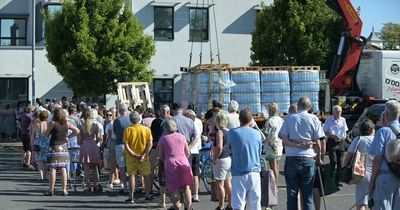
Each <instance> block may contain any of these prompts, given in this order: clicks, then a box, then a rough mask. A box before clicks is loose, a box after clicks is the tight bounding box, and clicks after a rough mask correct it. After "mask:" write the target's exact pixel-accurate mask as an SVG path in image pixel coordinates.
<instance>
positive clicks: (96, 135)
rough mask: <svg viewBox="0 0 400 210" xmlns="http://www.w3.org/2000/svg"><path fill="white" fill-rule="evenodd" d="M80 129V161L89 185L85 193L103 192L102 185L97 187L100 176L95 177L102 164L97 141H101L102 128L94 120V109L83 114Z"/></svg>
mask: <svg viewBox="0 0 400 210" xmlns="http://www.w3.org/2000/svg"><path fill="white" fill-rule="evenodd" d="M80 129H81V138H79V139H78V144H79V145H80V146H81V148H80V159H81V163H82V164H83V170H84V173H85V182H86V184H87V188H86V189H85V190H84V191H85V192H93V191H101V190H102V189H101V185H97V183H98V182H99V181H100V180H99V176H95V175H96V174H97V173H98V165H99V164H100V163H101V157H100V150H99V148H98V147H97V141H96V140H99V139H101V132H100V126H99V125H98V124H97V123H96V122H95V119H94V118H93V112H92V109H87V110H85V111H84V112H83V119H82V126H81V128H80ZM91 169H92V175H93V176H95V177H91V176H90V170H91ZM91 178H92V180H93V181H94V186H92V185H91V181H90V180H91ZM93 187H94V188H93Z"/></svg>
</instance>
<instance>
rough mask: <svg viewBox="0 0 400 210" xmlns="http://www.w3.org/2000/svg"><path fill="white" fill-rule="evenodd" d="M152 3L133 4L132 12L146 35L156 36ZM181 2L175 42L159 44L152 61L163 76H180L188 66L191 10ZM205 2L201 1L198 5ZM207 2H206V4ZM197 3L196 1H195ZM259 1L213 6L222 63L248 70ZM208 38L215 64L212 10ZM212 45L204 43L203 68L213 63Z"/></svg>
mask: <svg viewBox="0 0 400 210" xmlns="http://www.w3.org/2000/svg"><path fill="white" fill-rule="evenodd" d="M151 2H152V0H143V1H133V11H134V13H135V14H136V17H137V18H138V20H139V21H140V22H141V23H142V24H143V26H144V27H145V33H146V34H149V35H153V29H154V20H153V19H154V9H153V6H152V5H150V3H151ZM175 2H180V4H178V5H177V6H175V14H174V15H175V17H174V19H175V20H174V26H175V29H174V30H175V33H174V40H172V41H156V48H157V52H156V54H155V56H154V57H153V59H152V62H151V67H152V68H154V69H155V70H156V71H157V74H158V75H162V74H179V73H180V70H179V68H180V67H187V66H188V65H189V54H190V48H191V42H190V41H189V8H188V7H186V6H185V4H186V3H187V2H188V1H182V0H177V1H175ZM199 2H202V1H199ZM205 2H207V1H205ZM210 2H211V1H210ZM192 3H196V1H192ZM258 4H259V1H258V0H245V1H244V0H218V1H215V5H214V6H213V7H214V9H215V13H216V23H217V31H218V40H219V46H220V54H221V59H222V60H221V62H222V63H229V64H231V66H247V65H248V64H249V62H250V46H251V32H252V31H253V30H254V21H255V17H256V11H255V10H254V9H253V7H254V6H255V5H258ZM209 16H210V19H209V23H210V26H209V35H210V40H211V42H212V48H211V49H212V51H213V54H214V62H216V61H217V58H216V56H215V55H216V54H217V45H216V36H215V24H214V16H213V8H212V7H211V8H210V10H209ZM200 46H201V44H200V42H195V43H194V46H193V58H192V66H195V65H197V64H199V54H200V51H201V50H200ZM209 55H210V42H209V41H207V42H203V62H202V63H203V64H204V63H210V58H209V57H210V56H209Z"/></svg>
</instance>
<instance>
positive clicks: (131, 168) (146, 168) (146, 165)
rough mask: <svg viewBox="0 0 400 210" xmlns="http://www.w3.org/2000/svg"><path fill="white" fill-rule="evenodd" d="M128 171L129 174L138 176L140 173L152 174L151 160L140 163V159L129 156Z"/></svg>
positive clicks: (143, 174) (127, 161)
mask: <svg viewBox="0 0 400 210" xmlns="http://www.w3.org/2000/svg"><path fill="white" fill-rule="evenodd" d="M126 172H127V173H128V175H129V176H132V175H133V176H136V175H138V174H140V175H142V176H148V175H150V174H151V169H150V160H149V159H147V160H144V161H143V162H142V163H139V160H138V159H135V158H129V159H127V160H126Z"/></svg>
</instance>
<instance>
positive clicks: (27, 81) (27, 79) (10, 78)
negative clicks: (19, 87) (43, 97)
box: [0, 76, 29, 103]
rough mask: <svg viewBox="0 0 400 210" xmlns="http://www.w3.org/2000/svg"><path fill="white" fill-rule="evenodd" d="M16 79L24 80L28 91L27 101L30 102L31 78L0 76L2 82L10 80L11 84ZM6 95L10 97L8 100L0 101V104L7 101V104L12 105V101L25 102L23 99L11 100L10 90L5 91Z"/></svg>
mask: <svg viewBox="0 0 400 210" xmlns="http://www.w3.org/2000/svg"><path fill="white" fill-rule="evenodd" d="M15 79H19V80H24V83H25V85H26V88H25V91H26V100H28V98H29V77H2V76H0V80H8V82H9V83H10V81H11V80H15ZM3 91H4V92H5V93H6V95H7V96H8V98H6V99H0V102H2V103H4V101H6V102H7V103H11V101H15V102H17V101H20V100H25V99H22V98H18V99H10V98H9V97H10V92H9V88H8V89H7V90H3Z"/></svg>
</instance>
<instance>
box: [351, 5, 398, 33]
mask: <svg viewBox="0 0 400 210" xmlns="http://www.w3.org/2000/svg"><path fill="white" fill-rule="evenodd" d="M351 2H352V3H353V5H354V7H355V8H357V7H358V6H360V7H361V14H360V16H361V19H362V20H363V30H362V35H363V36H365V37H367V36H368V35H369V34H370V33H371V31H372V26H374V29H375V32H380V31H381V29H382V26H383V23H387V22H392V23H398V24H400V0H351Z"/></svg>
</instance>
